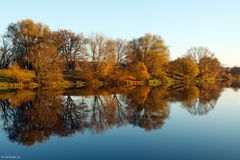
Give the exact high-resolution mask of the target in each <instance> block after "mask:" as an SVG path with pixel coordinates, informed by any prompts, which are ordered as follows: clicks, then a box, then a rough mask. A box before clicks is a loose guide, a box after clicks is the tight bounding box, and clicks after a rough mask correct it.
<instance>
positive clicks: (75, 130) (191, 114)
mask: <svg viewBox="0 0 240 160" xmlns="http://www.w3.org/2000/svg"><path fill="white" fill-rule="evenodd" d="M239 93H240V92H239V91H238V89H236V88H235V89H231V88H224V87H221V86H217V85H214V84H210V85H206V86H205V87H201V88H198V87H195V86H187V87H178V88H174V89H173V88H167V87H155V88H149V87H130V88H124V87H122V88H107V89H106V88H103V89H98V90H96V89H95V90H94V89H93V90H90V89H87V88H85V89H74V90H63V91H61V90H48V89H36V90H34V91H30V90H21V91H8V92H4V93H1V94H0V99H1V100H0V107H1V108H0V112H1V113H0V114H1V120H0V124H1V130H0V137H1V143H0V156H1V159H22V160H46V159H51V160H54V159H56V160H60V159H66V160H79V159H84V160H87V159H122V160H123V159H138V160H141V159H144V160H145V159H164V160H166V159H199V160H202V159H218V160H221V159H236V160H237V159H240V127H239V126H240V125H239V122H240V116H239V115H240V100H239Z"/></svg>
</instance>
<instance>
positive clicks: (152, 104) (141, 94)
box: [128, 87, 169, 130]
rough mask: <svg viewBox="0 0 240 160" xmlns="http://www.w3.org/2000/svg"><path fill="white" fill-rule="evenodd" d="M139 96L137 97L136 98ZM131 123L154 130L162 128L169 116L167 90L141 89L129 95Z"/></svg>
mask: <svg viewBox="0 0 240 160" xmlns="http://www.w3.org/2000/svg"><path fill="white" fill-rule="evenodd" d="M136 95H137V96H136ZM128 98H129V103H128V104H129V105H128V110H129V111H128V114H129V123H131V124H133V125H136V126H139V127H142V128H145V130H152V129H157V128H161V127H162V126H163V124H164V122H165V119H166V118H167V117H168V115H169V108H168V93H167V90H166V89H165V90H161V89H157V88H155V89H151V90H150V88H148V87H141V88H137V89H135V90H133V91H132V92H130V94H128Z"/></svg>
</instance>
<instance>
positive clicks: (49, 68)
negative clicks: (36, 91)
mask: <svg viewBox="0 0 240 160" xmlns="http://www.w3.org/2000/svg"><path fill="white" fill-rule="evenodd" d="M27 60H28V61H29V62H30V63H31V65H32V67H33V70H34V71H35V72H36V76H37V81H38V82H40V83H45V82H47V81H49V82H50V81H57V80H61V79H62V71H61V65H62V60H61V57H60V56H59V55H58V52H57V48H56V46H55V45H54V44H53V43H52V41H51V39H49V38H48V36H46V37H45V39H44V40H43V41H42V42H41V43H40V44H38V45H34V46H32V47H31V52H30V55H29V56H28V57H27Z"/></svg>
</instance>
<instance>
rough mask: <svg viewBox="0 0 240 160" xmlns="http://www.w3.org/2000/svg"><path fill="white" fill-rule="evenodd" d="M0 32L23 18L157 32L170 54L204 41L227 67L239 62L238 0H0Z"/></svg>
mask: <svg viewBox="0 0 240 160" xmlns="http://www.w3.org/2000/svg"><path fill="white" fill-rule="evenodd" d="M0 1H1V3H0V4H1V9H0V34H3V33H4V32H5V31H6V27H7V26H8V25H9V24H10V23H12V22H17V21H19V20H22V19H32V20H34V21H35V22H42V23H44V24H47V25H48V26H49V27H50V29H52V30H59V29H69V30H72V31H74V32H76V33H84V34H85V35H86V36H88V35H91V34H92V33H95V32H100V33H103V34H105V35H106V36H108V37H111V38H123V39H126V40H131V39H133V38H137V37H140V36H143V35H144V34H145V33H151V34H157V35H160V36H161V37H162V38H163V39H164V41H165V44H166V45H167V46H168V47H169V49H170V56H171V59H175V58H177V57H179V56H182V55H184V54H185V53H186V51H187V50H188V49H189V48H191V47H198V46H204V47H208V48H209V50H210V51H212V52H214V53H215V56H216V57H217V58H218V59H219V60H220V61H221V62H222V63H223V64H224V65H225V66H235V65H238V66H240V63H239V60H240V43H239V42H240V0H41V1H40V0H38V1H37V0H35V1H32V0H21V1H20V0H15V1H14V0H0Z"/></svg>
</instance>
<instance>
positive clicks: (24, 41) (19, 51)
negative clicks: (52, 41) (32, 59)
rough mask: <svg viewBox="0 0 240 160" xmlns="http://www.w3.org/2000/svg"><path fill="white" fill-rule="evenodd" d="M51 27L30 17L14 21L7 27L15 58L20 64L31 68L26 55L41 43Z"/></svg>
mask: <svg viewBox="0 0 240 160" xmlns="http://www.w3.org/2000/svg"><path fill="white" fill-rule="evenodd" d="M48 32H49V28H48V27H47V26H46V25H44V24H42V23H35V22H33V21H32V20H30V19H26V20H22V21H19V22H17V23H12V24H10V25H9V26H8V28H7V34H6V35H7V37H8V38H9V39H10V40H11V43H12V45H13V48H12V51H13V53H14V55H15V56H14V58H15V60H16V61H17V62H18V64H19V65H20V66H25V67H27V68H30V66H29V63H27V61H26V59H25V57H26V56H28V55H29V54H30V52H31V48H32V47H34V45H36V44H39V43H41V41H42V39H43V38H44V36H45V34H46V33H48Z"/></svg>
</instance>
